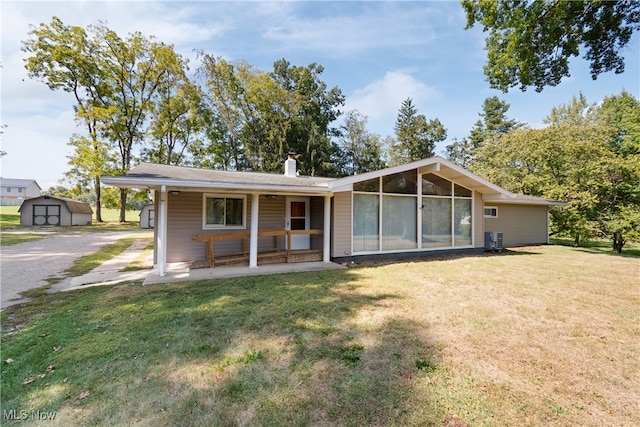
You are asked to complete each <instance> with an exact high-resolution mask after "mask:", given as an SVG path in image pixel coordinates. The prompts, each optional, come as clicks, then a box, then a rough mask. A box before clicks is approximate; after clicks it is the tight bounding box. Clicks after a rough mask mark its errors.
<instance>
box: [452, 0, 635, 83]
mask: <svg viewBox="0 0 640 427" xmlns="http://www.w3.org/2000/svg"><path fill="white" fill-rule="evenodd" d="M462 6H463V8H464V10H465V12H466V14H467V26H466V28H471V27H473V26H474V25H475V24H479V25H482V27H483V30H484V31H489V35H488V36H487V38H486V47H485V49H486V50H487V64H486V65H485V66H484V72H485V75H486V76H487V79H488V81H489V84H490V85H491V87H492V88H495V89H500V90H502V91H504V92H506V91H508V90H509V89H510V88H512V87H515V86H518V85H520V89H521V90H523V91H524V90H526V89H527V88H528V87H530V86H533V87H535V89H536V91H538V92H539V91H542V90H543V89H544V87H545V86H556V85H558V84H559V83H560V81H561V80H562V78H563V77H568V76H569V75H570V72H569V61H570V59H571V58H572V57H575V56H578V55H579V54H580V49H581V48H584V49H585V54H584V58H585V59H586V60H587V61H589V63H590V67H591V76H592V78H593V79H594V80H595V79H596V78H597V77H598V76H599V75H600V74H601V73H604V72H608V71H614V72H616V73H622V72H623V71H624V68H625V64H624V57H623V56H622V54H621V52H623V51H624V47H625V46H626V45H627V43H629V40H630V39H631V36H632V34H633V32H634V31H638V29H640V2H637V1H634V0H618V1H598V0H584V1H557V0H535V1H524V0H462Z"/></svg>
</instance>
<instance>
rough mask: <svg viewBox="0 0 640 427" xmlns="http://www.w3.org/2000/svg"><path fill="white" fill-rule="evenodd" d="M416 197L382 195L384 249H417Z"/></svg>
mask: <svg viewBox="0 0 640 427" xmlns="http://www.w3.org/2000/svg"><path fill="white" fill-rule="evenodd" d="M416 227H417V226H416V198H415V197H404V196H387V195H384V196H382V250H383V251H386V250H401V249H416V248H417V247H418V242H417V239H416V235H417V230H416Z"/></svg>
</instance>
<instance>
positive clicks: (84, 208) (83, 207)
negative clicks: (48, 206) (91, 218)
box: [18, 196, 93, 214]
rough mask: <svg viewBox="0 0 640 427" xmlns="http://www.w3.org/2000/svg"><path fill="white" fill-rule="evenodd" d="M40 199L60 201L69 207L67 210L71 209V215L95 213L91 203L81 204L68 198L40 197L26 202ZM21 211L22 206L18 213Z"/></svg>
mask: <svg viewBox="0 0 640 427" xmlns="http://www.w3.org/2000/svg"><path fill="white" fill-rule="evenodd" d="M39 199H44V200H49V199H53V200H58V201H60V202H62V203H64V204H65V205H67V208H69V211H70V212H71V213H81V214H92V213H93V209H91V205H89V203H85V202H80V201H78V200H73V199H69V198H67V197H57V196H40V197H33V198H31V199H27V201H26V202H30V203H34V202H36V201H37V200H39ZM26 202H25V203H26ZM23 206H24V204H23ZM21 209H22V206H20V208H18V212H20V210H21Z"/></svg>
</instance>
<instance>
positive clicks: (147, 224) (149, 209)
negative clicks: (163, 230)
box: [140, 204, 155, 228]
mask: <svg viewBox="0 0 640 427" xmlns="http://www.w3.org/2000/svg"><path fill="white" fill-rule="evenodd" d="M154 227H155V209H154V206H153V205H151V204H149V205H144V206H143V207H142V209H140V228H154Z"/></svg>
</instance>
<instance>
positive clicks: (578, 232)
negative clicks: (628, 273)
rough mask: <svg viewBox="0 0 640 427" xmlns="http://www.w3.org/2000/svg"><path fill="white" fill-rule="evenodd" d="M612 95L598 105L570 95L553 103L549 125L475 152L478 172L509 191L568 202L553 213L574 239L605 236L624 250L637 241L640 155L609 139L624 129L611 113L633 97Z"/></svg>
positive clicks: (558, 227)
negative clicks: (561, 102) (617, 103)
mask: <svg viewBox="0 0 640 427" xmlns="http://www.w3.org/2000/svg"><path fill="white" fill-rule="evenodd" d="M627 95H628V94H627ZM608 99H609V102H607V103H605V102H603V103H602V104H601V106H600V107H594V106H590V105H589V104H588V103H587V102H586V99H584V97H582V96H580V97H573V99H572V101H571V102H570V103H569V104H567V105H562V106H560V107H557V108H554V109H553V111H552V114H550V115H549V116H548V117H547V118H546V119H545V121H546V123H548V126H547V127H546V128H543V129H516V130H513V131H511V132H508V133H505V134H501V135H500V136H498V137H497V138H495V139H493V140H492V141H491V142H489V143H485V144H483V146H482V147H481V148H480V149H479V150H478V157H477V161H476V163H474V165H473V166H474V168H473V170H474V172H476V173H478V174H480V175H482V176H484V177H486V178H487V179H489V180H491V181H492V182H495V183H496V184H498V185H500V186H502V187H504V188H506V189H508V190H510V191H514V192H518V193H525V194H530V195H534V196H541V197H546V198H549V199H555V200H562V201H566V202H567V206H566V207H564V208H562V209H553V210H552V212H551V217H552V230H553V232H555V233H566V234H569V235H570V236H572V238H573V240H574V244H575V245H578V244H580V241H581V240H583V239H584V238H589V237H594V236H601V237H606V238H608V239H610V240H611V241H612V247H613V250H614V251H616V252H621V251H622V248H623V246H624V244H625V243H626V242H627V241H629V240H638V239H640V215H639V214H638V212H640V156H639V155H637V154H628V153H625V152H624V151H622V152H620V151H618V150H617V149H616V147H618V146H617V145H615V144H612V141H615V140H616V138H617V136H618V135H620V134H625V132H621V131H620V129H619V127H618V126H619V125H617V124H616V123H617V122H616V121H609V119H608V118H609V117H611V115H610V113H611V108H613V107H612V106H611V103H614V102H615V99H618V100H619V99H622V100H624V102H621V103H620V104H621V105H622V106H626V105H632V104H633V102H631V101H633V100H632V99H628V97H627V96H622V97H620V98H614V97H610V98H608ZM636 102H637V101H636ZM603 106H604V107H605V108H603ZM621 110H622V111H624V108H622V109H621ZM613 117H619V116H618V115H615V114H614V115H613Z"/></svg>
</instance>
